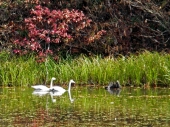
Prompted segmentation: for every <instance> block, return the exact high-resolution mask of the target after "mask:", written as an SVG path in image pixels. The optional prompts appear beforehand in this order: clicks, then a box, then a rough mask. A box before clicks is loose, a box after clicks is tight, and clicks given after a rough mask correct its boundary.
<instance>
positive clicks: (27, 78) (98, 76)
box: [0, 52, 170, 86]
mask: <svg viewBox="0 0 170 127" xmlns="http://www.w3.org/2000/svg"><path fill="white" fill-rule="evenodd" d="M46 69H47V70H48V77H47V71H46ZM51 77H56V78H57V80H56V82H58V83H66V82H68V81H69V80H70V79H74V80H75V81H76V83H77V84H88V83H89V81H92V82H93V83H94V84H100V85H102V84H107V83H108V82H110V81H115V80H119V81H120V82H121V84H132V85H142V84H149V85H153V84H162V85H165V84H169V83H170V55H169V54H159V53H156V52H155V53H150V52H144V53H141V54H139V55H131V56H130V57H127V58H125V57H119V58H105V59H103V58H101V57H93V58H89V57H84V56H82V57H79V58H75V59H65V60H63V59H61V60H60V61H59V63H55V62H54V61H53V60H51V59H50V58H49V59H48V61H47V63H46V66H45V64H44V63H41V64H39V63H37V62H36V60H35V58H34V56H32V55H31V56H27V58H26V57H16V56H14V57H11V56H10V55H8V54H6V53H1V54H0V85H1V86H9V85H10V86H30V85H33V84H40V83H43V84H44V83H46V79H47V84H49V82H50V78H51Z"/></svg>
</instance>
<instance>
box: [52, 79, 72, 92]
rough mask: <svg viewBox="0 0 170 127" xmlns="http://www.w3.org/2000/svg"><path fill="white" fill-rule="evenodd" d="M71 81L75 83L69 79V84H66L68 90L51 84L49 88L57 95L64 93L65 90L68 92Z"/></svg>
mask: <svg viewBox="0 0 170 127" xmlns="http://www.w3.org/2000/svg"><path fill="white" fill-rule="evenodd" d="M72 83H75V82H74V81H73V80H72V79H71V80H70V82H69V85H68V90H65V89H64V88H62V87H61V86H53V87H52V88H50V90H51V91H54V92H56V93H57V94H59V95H62V94H64V93H65V92H66V91H68V92H69V93H70V90H71V84H72Z"/></svg>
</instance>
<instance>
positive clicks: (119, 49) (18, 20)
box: [0, 0, 170, 56]
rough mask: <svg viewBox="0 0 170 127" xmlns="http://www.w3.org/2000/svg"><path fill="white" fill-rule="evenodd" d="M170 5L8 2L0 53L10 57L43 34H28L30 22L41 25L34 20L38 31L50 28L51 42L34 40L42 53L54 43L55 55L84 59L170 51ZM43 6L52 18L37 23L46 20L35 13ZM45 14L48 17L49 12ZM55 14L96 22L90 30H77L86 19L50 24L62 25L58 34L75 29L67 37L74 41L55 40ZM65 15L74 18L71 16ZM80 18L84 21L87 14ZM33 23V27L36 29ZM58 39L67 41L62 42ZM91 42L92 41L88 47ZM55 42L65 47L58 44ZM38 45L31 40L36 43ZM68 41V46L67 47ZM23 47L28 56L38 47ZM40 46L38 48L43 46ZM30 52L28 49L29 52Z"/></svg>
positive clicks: (149, 0)
mask: <svg viewBox="0 0 170 127" xmlns="http://www.w3.org/2000/svg"><path fill="white" fill-rule="evenodd" d="M169 4H170V2H169V1H168V0H163V1H161V0H71V1H70V2H68V0H58V1H54V0H45V1H40V0H13V1H11V0H2V2H0V12H1V13H0V22H1V24H0V38H1V39H0V45H1V48H0V50H4V49H6V50H8V51H10V52H12V51H15V52H18V51H17V50H14V49H15V48H16V45H14V44H13V42H16V41H15V40H16V39H20V38H19V37H23V36H25V37H27V40H29V41H30V40H31V38H32V37H33V36H28V35H30V34H31V33H35V31H37V29H34V27H32V28H31V29H29V30H28V29H26V25H25V22H24V21H25V19H35V20H36V21H37V24H35V23H34V22H33V20H29V21H31V22H33V25H35V26H37V28H38V30H39V31H41V32H43V31H44V30H47V29H49V33H50V34H49V35H48V34H47V35H45V38H40V37H39V35H37V36H36V37H34V38H33V39H34V41H35V42H37V41H38V43H39V44H40V45H41V47H42V48H43V49H42V52H44V51H45V50H46V49H48V48H44V47H45V46H44V45H42V44H44V40H45V41H47V42H48V43H49V41H50V44H51V46H50V49H52V50H53V52H54V55H58V54H62V55H65V54H66V53H69V54H74V55H75V54H78V55H79V54H81V53H83V54H86V55H91V54H101V55H105V56H106V55H114V56H117V54H122V55H127V54H128V53H134V52H138V51H140V50H141V49H146V50H149V51H158V52H160V51H162V50H163V51H166V52H169V47H170V45H169V42H170V38H169V37H170V31H169V29H170V27H169V26H170V18H169V6H170V5H169ZM37 5H38V6H41V7H42V8H43V9H44V10H45V13H46V14H45V15H44V17H43V20H44V21H41V20H39V21H40V22H41V23H40V22H38V20H37V19H38V18H39V16H40V15H37V14H38V13H36V14H35V13H34V14H33V13H32V14H31V13H30V11H31V10H32V9H35V7H36V6H37ZM45 8H46V9H45ZM48 8H50V10H48ZM43 9H42V12H44V10H43ZM35 10H36V9H35ZM54 10H56V12H60V11H61V12H63V11H64V10H68V12H72V10H78V11H77V12H81V13H83V14H84V15H85V18H88V19H90V20H92V22H91V23H90V25H89V26H88V27H84V28H83V29H80V30H76V28H77V26H76V25H79V23H80V24H81V23H82V22H81V21H85V24H86V23H87V22H86V20H81V21H80V22H78V24H76V23H74V22H72V19H74V18H68V19H69V20H70V22H69V23H68V22H66V20H65V19H64V20H63V19H62V18H61V17H60V19H61V20H60V21H61V22H60V21H59V22H58V21H56V22H55V21H54V22H50V23H49V24H57V27H56V28H57V30H58V26H60V25H62V23H64V22H65V23H66V24H67V25H68V26H69V27H68V26H67V25H66V27H68V28H69V30H68V31H67V30H66V31H65V32H66V33H67V35H71V36H72V37H73V38H74V40H72V39H71V40H70V39H69V38H65V37H64V38H63V36H62V34H63V33H62V34H61V35H60V34H59V36H58V35H57V36H56V35H55V36H53V35H52V34H51V33H53V32H52V31H53V30H54V28H51V27H50V26H49V24H48V22H49V21H48V20H49V19H50V18H49V17H50V16H49V15H50V14H51V13H52V12H54ZM58 10H60V11H58ZM48 14H49V15H48ZM65 14H68V15H69V14H70V13H65ZM79 16H80V17H79V18H81V15H79ZM77 18H78V17H77ZM52 19H53V18H52ZM66 19H67V18H66ZM27 21H28V20H27ZM47 21H48V22H47ZM31 22H29V23H30V24H31ZM29 23H28V22H27V23H26V24H27V25H28V26H29ZM87 24H88V23H87ZM87 24H86V25H87ZM71 28H73V29H71ZM101 30H105V31H106V34H105V35H104V36H101V37H100V34H101V33H98V32H99V31H101ZM60 32H61V31H60ZM65 32H64V33H65ZM38 33H39V32H38ZM97 33H98V34H97ZM98 36H99V37H98ZM58 37H61V39H60V38H58ZM88 37H90V40H91V39H92V41H90V42H88ZM94 38H97V40H94V41H93V39H94ZM53 39H57V40H60V41H61V42H60V43H59V44H56V43H55V45H53V44H54V43H53ZM63 40H65V41H63ZM34 41H33V40H31V43H32V42H34ZM66 41H68V42H67V43H63V42H66ZM21 42H22V44H21V43H19V44H20V45H21V47H22V48H21V49H26V51H27V50H28V49H31V50H32V48H33V49H34V48H35V47H34V45H32V47H29V46H28V45H24V43H25V42H27V41H26V40H25V41H21ZM87 42H88V43H87ZM28 44H29V43H28ZM35 44H36V43H35ZM39 44H38V45H37V44H36V45H37V46H39ZM23 45H24V47H23ZM26 46H27V47H26ZM38 50H39V49H38ZM26 51H25V50H24V51H23V52H26ZM59 51H60V52H59Z"/></svg>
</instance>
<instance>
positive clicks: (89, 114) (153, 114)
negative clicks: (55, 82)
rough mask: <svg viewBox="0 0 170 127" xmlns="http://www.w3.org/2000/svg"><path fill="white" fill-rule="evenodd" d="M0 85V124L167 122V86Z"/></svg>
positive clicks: (169, 104)
mask: <svg viewBox="0 0 170 127" xmlns="http://www.w3.org/2000/svg"><path fill="white" fill-rule="evenodd" d="M33 92H34V91H33V89H31V88H0V126H1V127H7V126H9V127H13V126H14V127H56V126H62V127H63V126H68V127H73V126H74V127H76V126H77V127H81V126H82V127H86V126H88V127H89V126H90V127H93V126H94V127H96V126H98V127H103V126H113V127H114V126H115V127H117V126H127V127H128V126H129V127H131V126H146V127H152V126H154V127H160V126H164V127H169V126H170V101H169V99H170V89H169V88H155V89H142V88H122V89H121V91H114V93H113V94H110V93H109V92H108V91H106V90H105V89H104V88H103V87H93V86H91V87H74V88H72V89H71V97H72V98H74V101H73V102H72V101H70V99H69V96H70V95H69V94H68V92H65V93H64V94H63V95H62V96H56V95H55V94H54V93H43V94H37V93H33Z"/></svg>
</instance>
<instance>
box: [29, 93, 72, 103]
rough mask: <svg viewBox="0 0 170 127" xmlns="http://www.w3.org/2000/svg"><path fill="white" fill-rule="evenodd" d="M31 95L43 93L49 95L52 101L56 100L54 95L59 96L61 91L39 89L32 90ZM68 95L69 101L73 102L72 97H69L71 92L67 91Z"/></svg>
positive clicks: (42, 94) (41, 94)
mask: <svg viewBox="0 0 170 127" xmlns="http://www.w3.org/2000/svg"><path fill="white" fill-rule="evenodd" d="M32 94H33V95H37V96H44V95H48V94H49V95H50V96H51V100H52V102H56V99H54V96H61V95H63V93H61V92H57V91H48V92H47V91H41V90H34V91H33V92H32ZM68 96H69V99H70V102H71V103H73V102H74V99H73V98H72V97H71V92H70V91H68Z"/></svg>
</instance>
